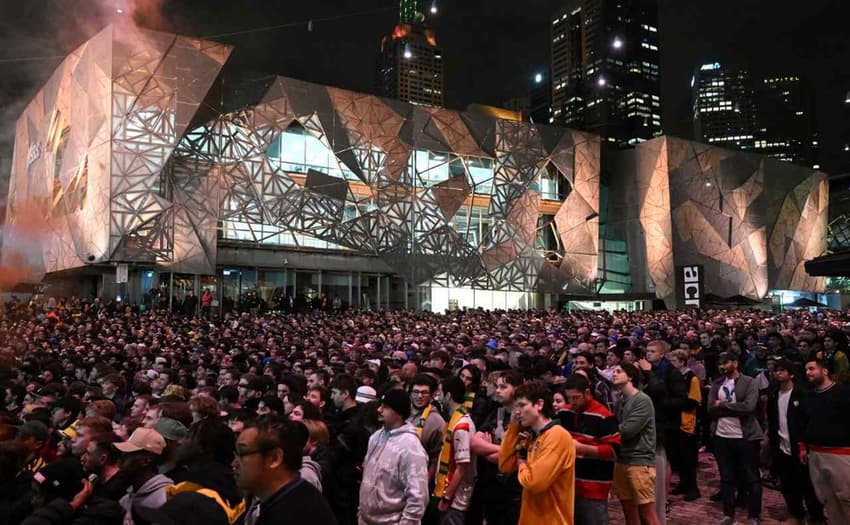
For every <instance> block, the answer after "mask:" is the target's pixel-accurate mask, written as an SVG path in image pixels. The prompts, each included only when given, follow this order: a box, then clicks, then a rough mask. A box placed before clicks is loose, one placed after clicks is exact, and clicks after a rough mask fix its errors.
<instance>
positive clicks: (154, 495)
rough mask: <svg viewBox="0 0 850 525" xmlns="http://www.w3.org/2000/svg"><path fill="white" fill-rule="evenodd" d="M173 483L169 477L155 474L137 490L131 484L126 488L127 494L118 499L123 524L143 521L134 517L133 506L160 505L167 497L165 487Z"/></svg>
mask: <svg viewBox="0 0 850 525" xmlns="http://www.w3.org/2000/svg"><path fill="white" fill-rule="evenodd" d="M173 484H174V482H173V481H172V480H171V478H167V477H165V476H163V475H162V474H157V475H155V476H154V477H152V478H151V479H149V480H147V481H146V482H145V484H144V485H142V486H141V487H139V490H134V489H133V486H132V485H131V486H130V488H129V489H127V495H126V496H124V497H123V498H121V501H120V503H121V507H122V508H123V509H124V525H140V524H141V523H143V522H142V521H137V520H136V519H135V516H134V514H135V513H134V512H133V508H134V507H150V508H154V509H156V508H159V507H161V506H162V505H164V504H165V501H166V499H167V495H166V492H165V489H166V487H170V486H171V485H173Z"/></svg>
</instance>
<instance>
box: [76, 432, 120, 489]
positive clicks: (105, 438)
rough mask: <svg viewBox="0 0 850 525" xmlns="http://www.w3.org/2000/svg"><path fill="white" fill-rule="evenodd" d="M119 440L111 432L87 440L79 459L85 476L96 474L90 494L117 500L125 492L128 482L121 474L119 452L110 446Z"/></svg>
mask: <svg viewBox="0 0 850 525" xmlns="http://www.w3.org/2000/svg"><path fill="white" fill-rule="evenodd" d="M121 441H122V440H121V438H120V437H118V436H117V435H115V434H114V433H112V432H110V433H108V434H103V435H100V436H98V437H97V438H95V439H90V440H89V441H88V445H87V448H86V451H85V453H84V454H83V457H82V458H81V459H80V461H81V463H82V465H83V472H85V474H86V475H87V476H90V475H92V474H93V475H95V476H97V479H96V480H95V481H94V482H93V483H92V485H93V492H92V494H93V495H95V496H100V497H102V498H106V499H111V500H113V501H118V500H120V499H121V498H122V497H124V495H125V494H126V493H127V488H128V487H129V486H130V483H129V481H127V478H126V477H125V476H124V475H122V474H121V453H120V452H118V450H117V449H116V448H115V447H113V446H112V445H113V444H114V443H121Z"/></svg>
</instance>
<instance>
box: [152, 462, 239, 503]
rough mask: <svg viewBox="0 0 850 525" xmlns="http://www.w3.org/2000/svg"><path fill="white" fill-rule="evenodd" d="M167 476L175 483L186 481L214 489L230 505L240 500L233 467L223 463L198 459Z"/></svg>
mask: <svg viewBox="0 0 850 525" xmlns="http://www.w3.org/2000/svg"><path fill="white" fill-rule="evenodd" d="M168 477H170V478H171V479H172V480H174V484H175V485H176V484H178V483H180V482H183V481H188V482H190V483H196V484H198V485H201V486H202V487H205V488H208V489H210V490H214V491H215V492H217V493H218V495H219V496H221V499H223V500H224V501H226V502H227V504H228V505H230V506H236V505H238V504H239V502H241V501H242V494H241V493H240V492H239V488H238V487H237V486H236V477H235V476H234V475H233V469H232V468H230V467H229V466H228V465H225V464H223V463H219V462H216V461H213V460H210V459H198V460H195V461H193V462H191V463H189V464H187V465H180V466H178V467H177V468H176V469H174V470H173V471H171V472H169V475H168Z"/></svg>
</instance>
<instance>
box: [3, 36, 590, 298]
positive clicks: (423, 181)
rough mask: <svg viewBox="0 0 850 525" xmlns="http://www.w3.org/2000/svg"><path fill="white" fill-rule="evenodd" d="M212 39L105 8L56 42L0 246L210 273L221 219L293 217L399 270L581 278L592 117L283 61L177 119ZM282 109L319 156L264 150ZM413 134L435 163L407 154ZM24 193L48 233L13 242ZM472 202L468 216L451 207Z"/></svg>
mask: <svg viewBox="0 0 850 525" xmlns="http://www.w3.org/2000/svg"><path fill="white" fill-rule="evenodd" d="M230 51H231V49H230V48H229V47H228V46H224V45H221V44H217V43H214V42H206V41H201V40H196V39H190V38H185V37H180V36H176V35H168V34H162V33H154V32H148V31H135V30H130V29H129V28H120V29H119V28H113V27H110V28H107V29H105V30H104V31H102V32H101V33H100V34H98V35H97V36H95V37H94V38H93V39H92V40H91V41H89V42H87V43H86V44H84V45H83V46H81V47H80V48H79V49H78V50H76V51H75V52H74V53H73V54H72V55H70V56H69V57H68V58H67V59H66V60H65V61H64V62H63V63H62V65H61V66H60V67H59V69H57V71H56V73H54V75H53V77H51V79H50V81H49V82H48V83H47V85H46V86H45V87H44V88H43V89H42V91H41V92H39V94H38V96H37V97H36V99H34V100H33V102H32V103H31V104H30V106H29V107H28V108H27V110H26V111H25V113H24V115H23V116H22V117H21V118H20V120H19V121H18V128H17V133H18V135H17V140H16V150H15V162H14V166H13V174H12V181H11V184H10V205H9V212H8V217H9V221H8V222H9V224H10V225H11V226H12V228H11V236H9V231H7V246H8V245H10V244H11V245H14V246H16V247H17V249H19V250H24V251H26V253H27V256H28V257H29V258H31V259H35V260H37V261H38V265H37V268H38V270H37V273H41V274H43V273H47V272H55V271H60V270H65V269H72V268H77V267H80V266H83V265H85V264H90V263H100V262H139V263H149V264H155V265H157V266H158V267H160V268H162V269H165V270H170V271H175V272H186V273H199V274H212V273H214V272H215V269H216V252H217V247H218V243H219V242H221V232H222V229H223V228H226V227H227V225H233V224H238V225H240V226H239V227H240V228H242V229H243V230H242V233H241V235H242V236H241V237H240V239H241V241H243V242H247V243H248V244H249V245H250V244H253V245H259V244H260V243H276V242H278V241H280V240H281V239H289V240H292V241H295V243H296V244H297V239H298V238H304V236H307V237H309V238H311V239H316V240H321V241H323V242H326V243H330V244H331V245H332V246H334V247H337V248H340V249H346V250H349V251H354V252H358V253H362V254H365V255H370V256H377V257H380V258H382V259H383V260H385V261H386V262H387V263H389V264H390V265H391V267H393V268H395V269H396V271H398V272H399V273H400V274H402V275H405V276H408V277H409V278H410V279H411V282H413V283H421V282H425V281H428V280H432V279H443V280H444V281H443V282H445V283H447V284H448V283H450V282H451V283H452V284H455V285H463V286H476V287H481V288H489V289H506V290H522V291H530V290H553V291H554V290H559V291H560V290H564V289H566V288H567V287H572V289H576V290H587V289H591V288H592V285H593V282H594V279H595V278H596V272H597V250H598V229H599V226H598V211H599V138H598V137H596V136H594V135H590V134H586V133H581V132H577V131H573V130H568V129H560V128H552V127H547V126H538V125H534V124H530V123H525V122H518V121H513V120H504V119H500V118H497V117H495V116H493V115H490V114H487V113H485V112H473V113H469V112H467V113H463V112H455V111H449V110H445V109H435V108H425V107H420V106H414V105H411V104H405V103H401V102H398V101H392V100H386V99H380V98H377V97H375V96H371V95H365V94H361V93H354V92H351V91H346V90H342V89H337V88H331V87H326V86H319V85H314V84H309V83H306V82H301V81H297V80H292V79H288V78H285V77H277V78H276V79H275V81H274V82H272V83H271V84H270V85H269V87H268V89H267V91H266V92H265V93H264V94H263V96H261V97H260V99H259V102H258V103H257V104H255V105H253V106H251V107H247V108H244V109H242V110H240V111H237V112H233V113H226V114H222V115H220V116H218V117H217V118H214V119H213V120H211V121H209V122H207V123H206V124H202V125H198V124H194V125H192V126H191V127H190V122H192V121H193V119H196V118H197V116H196V112H197V110H198V107H199V105H200V104H201V102H202V100H204V98H205V96H206V95H207V92H208V91H209V89H210V87H211V86H212V84H213V82H214V80H215V78H216V76H217V75H218V74H219V72H220V70H221V68H222V66H223V64H224V63H225V62H226V60H227V58H228V56H229V54H230ZM293 126H295V127H297V128H298V129H299V130H301V131H300V132H302V133H304V134H306V135H307V136H309V137H310V140H313V141H317V142H318V143H320V144H321V145H322V146H323V147H324V148H325V149H326V150H327V151H329V152H331V160H330V161H329V162H330V164H331V167H332V168H333V169H330V168H329V169H313V168H310V169H309V170H300V171H299V170H293V169H292V166H289V165H287V164H286V163H284V162H282V161H281V160H280V158H276V157H275V156H274V155H272V154H271V149H272V148H273V146H274V144H275V141H280V140H281V136H282V134H283V133H285V132H286V131H287V130H290V129H292V128H293ZM423 152H424V154H428V155H431V157H432V158H437V157H439V158H443V159H445V163H444V164H439V163H438V165H436V166H433V165H429V166H423V165H420V163H418V162H417V161H416V158H417V155H422V154H423ZM482 162H486V163H487V165H488V166H490V167H489V168H488V170H490V171H487V173H488V175H487V176H486V178H482V176H481V173H482V172H481V170H478V171H476V169H477V168H476V166H478V164H480V163H482ZM476 163H477V164H476ZM437 170H441V171H440V172H441V173H443V174H445V173H446V172H447V173H448V176H441V177H442V178H440V177H436V178H435V176H434V173H435V172H436V171H437ZM544 172H545V173H554V174H556V175H557V177H560V178H562V179H563V180H565V181H566V182H567V183H568V184H569V187H570V191H569V194H568V195H567V197H566V199H565V200H564V201H563V202H558V201H555V202H553V201H551V200H548V201H547V200H544V199H541V193H540V189H539V187H538V180H539V176H540V174H541V173H544ZM341 173H345V176H341V175H340V174H341ZM33 203H34V204H33ZM32 206H34V207H35V208H36V209H37V210H38V211H37V214H38V215H43V216H44V217H48V219H49V220H48V235H46V236H45V239H46V242H39V243H30V244H29V245H27V244H26V243H25V242H24V241H25V234H24V233H23V230H20V231H19V232H18V233H17V234H16V233H15V232H16V230H15V225H16V224H19V223H21V222H23V221H25V220H26V216H25V214H24V213H23V212H22V210H24V209H29V208H30V207H32ZM480 210H485V212H483V213H484V215H485V216H486V217H485V218H483V219H481V220H482V221H484V220H486V222H487V225H488V227H487V228H486V232H484V233H483V234H481V235H479V234H477V233H472V232H471V231H470V227H469V224H470V222H469V221H470V215H471V214H472V213H473V211H474V212H475V213H482V212H481V211H480ZM544 211H546V213H545V214H544ZM482 231H483V230H482ZM543 232H546V234H547V235H550V236H551V235H554V245H552V242H551V241H550V242H549V244H548V245H545V246H544V244H545V243H542V241H541V238H542V236H543ZM10 239H11V242H9V241H10ZM282 244H292V242H282ZM7 253H8V252H4V257H5V256H6V254H7Z"/></svg>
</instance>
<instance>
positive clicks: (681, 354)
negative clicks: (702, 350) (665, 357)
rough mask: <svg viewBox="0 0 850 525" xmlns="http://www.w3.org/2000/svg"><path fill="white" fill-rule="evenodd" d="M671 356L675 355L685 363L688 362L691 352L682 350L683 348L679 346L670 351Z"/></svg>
mask: <svg viewBox="0 0 850 525" xmlns="http://www.w3.org/2000/svg"><path fill="white" fill-rule="evenodd" d="M670 357H675V358H676V359H678V360H679V361H681V362H683V363H687V362H688V358H689V357H690V354H689V353H688V351H687V350H682V349H681V348H677V349H676V350H673V351H672V352H670Z"/></svg>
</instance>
